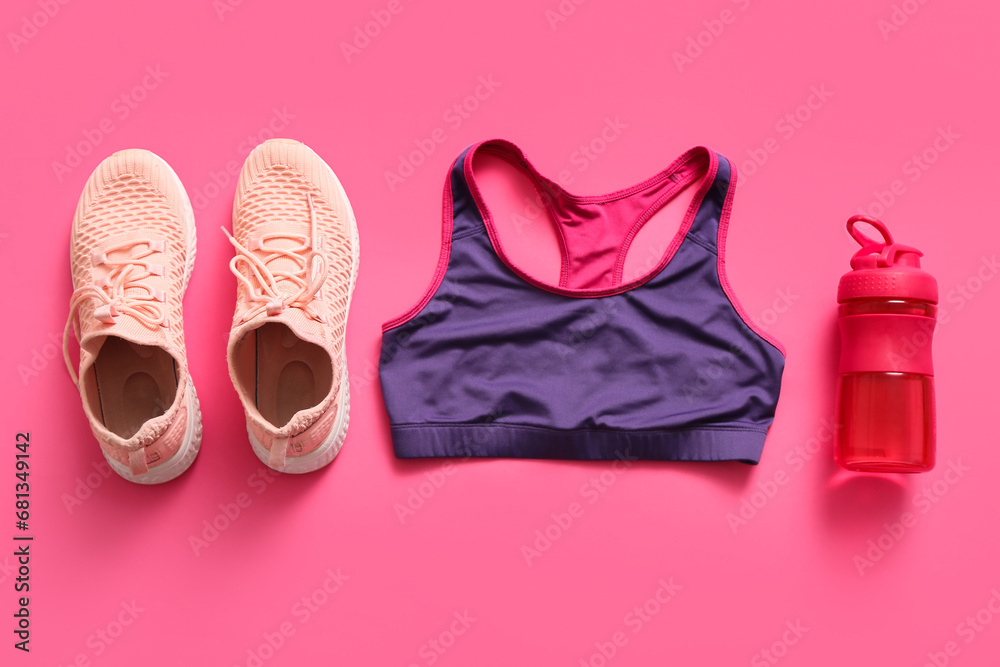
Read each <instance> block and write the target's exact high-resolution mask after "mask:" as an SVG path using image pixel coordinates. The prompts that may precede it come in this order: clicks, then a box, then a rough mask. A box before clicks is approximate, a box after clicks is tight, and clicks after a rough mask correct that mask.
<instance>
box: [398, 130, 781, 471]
mask: <svg viewBox="0 0 1000 667" xmlns="http://www.w3.org/2000/svg"><path fill="white" fill-rule="evenodd" d="M479 153H490V154H492V155H493V156H495V157H499V158H502V159H503V160H505V161H506V162H508V163H509V164H510V165H511V166H512V167H513V168H515V169H518V170H521V171H522V173H524V174H525V175H526V176H527V177H528V178H529V179H530V180H531V182H532V184H533V185H534V187H535V190H536V191H537V193H538V195H539V197H540V198H541V200H542V201H543V202H544V203H545V207H546V209H547V213H548V215H549V217H550V218H551V220H552V222H553V224H554V225H555V226H556V228H557V231H558V234H557V236H558V238H559V240H560V248H561V253H562V267H561V272H560V280H559V284H558V285H548V284H546V283H544V282H542V281H541V280H538V279H536V278H534V277H532V276H531V275H528V274H527V273H526V272H525V271H523V270H521V269H520V268H518V267H516V266H514V265H513V263H512V262H511V261H510V260H509V258H508V257H507V255H506V254H505V252H504V250H503V246H502V244H501V241H500V238H499V236H498V235H497V231H496V228H495V225H494V223H493V219H492V217H491V215H490V210H489V208H488V207H487V204H486V202H484V201H483V197H482V195H481V193H480V190H479V188H478V186H477V184H476V179H475V174H474V173H473V168H472V164H473V157H474V156H475V155H477V154H479ZM735 184H736V174H735V171H734V170H733V169H732V167H731V165H730V164H729V162H728V161H727V160H726V159H725V158H724V157H722V156H720V155H718V154H717V153H715V152H714V151H711V150H709V149H707V148H703V147H699V148H694V149H691V150H689V151H688V152H687V153H685V154H684V155H682V156H681V157H680V158H678V159H677V160H676V161H675V162H674V163H673V164H671V165H670V166H669V167H667V169H665V170H664V171H662V172H661V173H659V174H657V175H656V176H653V177H652V178H650V179H648V180H646V181H644V182H642V183H640V184H638V185H636V186H634V187H631V188H627V189H625V190H621V191H618V192H614V193H611V194H608V195H603V196H597V197H592V196H587V197H581V196H576V195H571V194H569V193H568V192H566V191H565V190H564V189H562V188H561V187H560V186H559V185H557V184H556V183H554V182H552V181H550V180H549V179H547V178H545V177H543V176H541V175H540V174H539V173H538V171H537V170H536V169H535V168H534V167H533V166H532V165H531V164H530V163H529V162H528V161H527V159H526V158H525V157H524V154H523V153H522V152H521V151H520V149H518V148H517V147H516V146H514V145H513V144H511V143H509V142H507V141H501V140H492V141H485V142H482V143H479V144H476V145H474V146H472V147H470V148H468V149H467V150H466V151H465V152H463V153H462V155H460V156H459V157H458V159H457V160H456V161H455V163H454V164H453V166H452V168H451V170H450V173H449V175H448V179H447V181H446V184H445V192H444V232H443V238H442V248H441V256H440V259H439V261H438V266H437V271H436V273H435V275H434V280H433V282H432V284H431V286H430V288H429V289H428V291H427V292H426V294H425V295H424V296H423V298H422V299H421V300H420V302H419V303H418V304H417V305H416V306H415V307H414V308H412V309H411V310H410V311H409V312H407V313H406V314H404V315H403V316H401V317H399V318H397V319H394V320H392V321H390V322H387V323H386V324H385V325H384V326H383V329H382V352H381V357H380V363H379V375H380V377H381V382H382V392H383V396H384V398H385V406H386V410H387V412H388V415H389V423H390V428H391V433H392V442H393V447H394V449H395V452H396V456H397V457H399V458H415V457H443V456H452V457H455V456H460V457H465V456H493V457H515V458H554V459H615V458H622V457H630V458H639V459H657V460H679V461H722V460H737V461H743V462H746V463H757V462H758V461H759V460H760V456H761V451H762V450H763V447H764V439H765V436H766V434H767V430H768V428H769V426H770V425H771V422H772V421H773V419H774V413H775V408H776V406H777V402H778V394H779V391H780V388H781V374H782V370H783V368H784V350H783V349H782V348H781V346H780V344H779V343H778V342H777V341H775V340H774V339H773V338H771V337H769V336H768V335H767V334H766V333H764V332H762V331H759V330H757V329H756V328H755V327H754V325H753V324H752V322H751V321H750V318H749V317H747V315H746V313H745V312H744V311H743V309H742V308H741V306H740V305H739V303H738V301H737V300H736V298H735V296H734V295H733V292H732V289H731V288H730V286H729V282H728V281H727V279H726V272H725V251H724V248H725V240H726V231H727V228H728V225H729V214H730V209H731V206H732V200H733V192H734V190H735ZM689 185H690V186H695V187H696V188H697V190H696V192H695V195H694V199H693V201H692V203H691V206H690V208H689V209H688V211H687V214H686V215H685V217H684V220H683V222H682V224H681V226H680V229H679V230H678V231H677V234H676V235H675V236H674V238H673V240H672V242H671V243H670V245H669V246H668V248H667V250H666V252H665V253H664V254H663V257H662V258H661V259H660V261H659V263H658V264H657V265H656V266H655V267H654V268H653V269H652V270H651V271H649V272H647V273H646V274H645V275H643V276H641V277H639V278H637V279H634V280H628V281H626V280H624V279H623V267H624V258H625V255H626V253H627V251H628V249H629V245H630V243H631V242H632V240H633V239H634V238H635V236H636V234H637V233H638V232H639V230H640V229H641V228H642V226H643V224H645V222H646V221H647V220H649V218H650V217H652V215H653V214H654V213H656V211H658V210H659V209H660V208H661V207H663V206H664V205H665V204H666V203H667V202H669V201H670V200H671V199H672V198H673V197H675V196H676V195H678V193H679V192H680V191H681V190H683V189H684V188H686V187H687V186H689ZM595 321H596V322H599V326H595V324H594V323H595ZM581 332H584V334H581ZM567 341H575V342H576V343H578V344H576V343H574V344H573V345H570V346H568V345H567ZM580 341H582V342H580Z"/></svg>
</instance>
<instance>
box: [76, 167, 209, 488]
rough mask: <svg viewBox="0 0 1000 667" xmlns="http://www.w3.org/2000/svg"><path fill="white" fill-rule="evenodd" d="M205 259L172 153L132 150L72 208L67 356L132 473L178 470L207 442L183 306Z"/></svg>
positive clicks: (92, 411)
mask: <svg viewBox="0 0 1000 667" xmlns="http://www.w3.org/2000/svg"><path fill="white" fill-rule="evenodd" d="M194 256H195V231H194V213H193V212H192V210H191V203H190V202H189V201H188V197H187V194H186V193H185V192H184V188H183V186H182V185H181V182H180V180H179V179H178V178H177V174H175V173H174V171H173V170H172V169H171V168H170V166H169V165H168V164H167V163H166V162H164V161H163V160H162V159H161V158H159V157H158V156H156V155H154V154H153V153H150V152H149V151H145V150H139V149H131V150H124V151H119V152H117V153H115V154H114V155H112V156H111V157H109V158H107V159H105V160H104V161H103V162H101V164H99V165H98V166H97V169H95V170H94V173H93V174H91V175H90V178H89V179H88V180H87V184H86V186H84V189H83V194H81V195H80V202H79V203H78V204H77V207H76V215H75V216H74V217H73V231H72V240H71V242H70V258H71V264H70V266H71V270H72V273H73V287H74V292H73V297H72V299H71V300H70V313H69V319H68V320H67V322H66V329H65V331H64V332H63V357H64V358H65V360H66V368H67V369H68V370H69V374H70V377H72V378H73V381H74V382H75V383H76V384H77V386H78V388H79V389H80V397H81V398H82V399H83V409H84V412H85V413H86V414H87V418H88V419H89V420H90V428H91V430H92V431H93V433H94V436H96V438H97V441H98V443H100V445H101V451H102V452H104V457H105V458H106V459H107V460H108V463H110V464H111V467H112V468H113V469H114V470H115V472H117V473H118V474H119V475H121V476H122V477H124V478H125V479H128V480H131V481H133V482H139V483H141V484H157V483H160V482H166V481H168V480H171V479H173V478H174V477H177V476H178V475H180V474H181V473H182V472H184V471H185V470H187V469H188V468H189V467H190V466H191V463H192V462H193V461H194V459H195V457H196V456H197V455H198V449H199V447H200V446H201V411H200V409H199V407H198V397H197V395H196V394H195V391H194V385H193V384H192V382H191V377H190V376H189V375H188V367H187V356H186V353H185V351H184V330H183V326H182V325H183V321H182V312H181V311H182V306H181V301H182V299H183V298H184V291H185V290H186V289H187V284H188V280H189V279H190V278H191V269H192V268H193V267H194ZM71 329H72V331H73V332H74V334H75V335H76V338H77V340H78V341H79V343H80V365H79V375H77V373H76V372H74V369H73V364H72V362H71V361H70V357H69V333H70V330H71Z"/></svg>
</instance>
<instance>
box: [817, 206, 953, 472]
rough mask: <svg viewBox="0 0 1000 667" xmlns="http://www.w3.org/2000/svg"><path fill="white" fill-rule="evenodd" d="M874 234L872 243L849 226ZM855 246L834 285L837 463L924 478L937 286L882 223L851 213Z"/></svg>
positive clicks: (931, 449) (913, 252)
mask: <svg viewBox="0 0 1000 667" xmlns="http://www.w3.org/2000/svg"><path fill="white" fill-rule="evenodd" d="M859 222H864V223H867V224H869V225H871V226H872V227H874V228H875V229H876V230H878V232H879V233H880V234H881V235H882V240H881V241H876V240H873V239H871V238H869V237H867V236H865V235H864V234H863V233H861V231H860V230H858V229H857V228H856V227H855V225H856V224H857V223H859ZM847 231H848V232H849V233H850V234H851V236H852V237H854V239H855V240H856V241H857V242H858V243H859V244H860V245H861V249H860V250H859V251H858V252H857V253H855V255H854V257H852V258H851V268H852V269H853V270H852V271H850V272H848V273H846V274H845V275H844V276H843V277H842V278H841V279H840V288H839V290H838V294H837V301H838V302H839V304H840V306H839V323H840V340H841V349H840V378H839V382H838V387H837V408H836V409H837V423H838V425H839V428H838V429H837V442H836V446H835V449H834V452H835V456H836V459H837V463H838V464H840V465H841V466H842V467H844V468H846V469H848V470H857V471H865V472H926V471H928V470H930V469H932V468H933V467H934V461H935V417H934V412H935V411H934V368H933V363H932V359H931V343H932V340H933V335H934V326H935V323H936V321H937V303H938V288H937V281H935V280H934V277H933V276H931V275H930V274H929V273H927V272H926V271H924V270H922V269H921V268H920V257H921V256H922V255H923V253H922V252H920V251H919V250H917V249H916V248H912V247H910V246H904V245H901V244H898V243H895V242H894V241H893V238H892V235H891V234H890V233H889V230H888V229H887V228H886V226H885V224H884V223H882V221H880V220H877V219H875V218H869V217H867V216H862V215H856V216H854V217H852V218H851V219H850V220H848V221H847Z"/></svg>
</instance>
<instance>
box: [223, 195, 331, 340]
mask: <svg viewBox="0 0 1000 667" xmlns="http://www.w3.org/2000/svg"><path fill="white" fill-rule="evenodd" d="M306 200H307V202H308V203H309V234H308V235H307V234H294V233H286V232H280V233H274V234H264V235H262V236H258V237H254V238H251V239H250V241H249V246H250V247H249V248H246V247H244V246H243V245H242V244H240V242H239V241H237V240H236V239H235V238H234V237H233V235H232V234H230V233H229V230H228V229H226V228H225V227H223V228H222V231H223V232H225V234H226V236H227V237H228V238H229V242H230V243H232V244H233V247H234V248H236V256H235V257H233V259H232V260H231V261H230V262H229V270H230V271H232V272H233V275H234V276H236V280H237V281H238V282H240V283H242V284H243V285H245V286H246V288H247V296H248V298H249V299H250V301H252V302H254V303H256V304H257V305H256V306H253V307H251V308H248V309H247V310H246V311H245V312H244V313H243V315H242V316H241V320H240V321H241V322H246V321H248V320H251V319H253V318H255V317H257V316H258V315H260V314H261V313H267V315H268V317H273V316H275V315H279V314H280V313H281V312H283V311H284V310H285V309H286V308H298V309H300V310H302V311H303V312H304V313H305V314H306V315H308V316H309V317H311V318H312V319H314V320H316V321H317V322H323V323H325V322H326V318H325V317H324V316H323V315H322V314H320V313H318V312H316V311H315V310H313V308H312V302H313V299H315V298H316V297H317V295H319V294H320V290H321V289H322V287H323V283H324V282H325V281H326V274H327V266H329V265H330V259H329V257H328V255H327V254H326V252H324V250H323V249H322V239H321V238H320V236H319V232H318V229H317V222H316V210H315V208H314V207H313V199H312V194H309V193H307V194H306ZM276 239H284V240H292V241H296V242H298V243H299V244H300V245H298V246H295V247H292V248H277V247H273V243H272V247H268V246H267V243H268V242H273V241H274V240H276ZM254 251H261V252H263V253H265V254H264V257H263V259H261V258H260V257H258V256H257V255H256V254H254ZM280 258H286V259H290V260H292V261H293V262H294V263H295V265H296V267H298V268H297V269H296V270H294V271H277V270H276V271H272V270H271V269H270V268H269V267H268V264H270V263H271V262H273V261H274V260H276V259H280ZM241 264H244V265H246V267H247V268H248V269H249V270H250V271H249V272H250V274H251V275H252V276H253V278H254V279H255V280H251V279H250V278H249V277H247V276H246V275H244V273H243V272H242V271H240V265H241ZM288 282H290V283H292V285H293V286H294V287H293V291H292V292H291V293H288V294H286V293H282V291H281V289H280V283H288Z"/></svg>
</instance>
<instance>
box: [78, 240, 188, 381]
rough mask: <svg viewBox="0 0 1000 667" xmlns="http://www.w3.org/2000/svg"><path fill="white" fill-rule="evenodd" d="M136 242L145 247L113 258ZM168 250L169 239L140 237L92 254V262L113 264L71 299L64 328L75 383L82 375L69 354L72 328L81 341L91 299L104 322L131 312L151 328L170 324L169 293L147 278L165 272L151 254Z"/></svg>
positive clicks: (97, 316) (93, 264)
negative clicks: (83, 316)
mask: <svg viewBox="0 0 1000 667" xmlns="http://www.w3.org/2000/svg"><path fill="white" fill-rule="evenodd" d="M136 246H145V250H143V251H140V252H139V253H137V254H133V255H132V256H131V257H127V258H125V259H109V256H110V255H112V254H113V253H116V252H119V251H124V252H127V251H129V250H131V249H133V248H135V247H136ZM165 250H166V242H165V241H150V240H147V239H138V240H132V241H125V242H123V243H119V244H117V245H114V246H111V247H108V248H106V249H105V250H104V251H103V252H95V253H94V254H93V255H91V265H92V266H94V267H98V266H105V267H108V268H109V271H108V274H107V275H106V276H104V277H103V278H100V279H97V280H94V281H93V282H90V283H87V284H86V285H82V286H81V287H78V288H77V289H76V290H75V291H74V292H73V295H72V296H71V297H70V301H69V318H68V319H67V320H66V328H65V329H63V360H64V361H65V362H66V369H67V370H68V371H69V374H70V377H71V378H73V382H74V383H75V384H79V377H78V376H77V373H76V371H75V370H74V368H73V363H72V362H71V361H70V358H69V332H70V329H72V330H73V334H74V335H75V336H76V339H77V341H78V342H79V341H80V338H81V333H80V332H81V330H80V326H81V323H80V321H79V314H80V308H81V307H82V306H83V304H85V303H88V302H90V301H97V302H98V305H97V306H96V307H95V308H94V312H93V317H94V319H97V320H99V321H101V322H103V323H104V324H114V323H115V322H116V321H117V320H118V318H119V317H121V316H122V315H129V316H130V317H132V318H134V319H136V320H138V321H139V322H141V323H142V324H144V325H145V326H147V327H149V328H151V329H152V328H156V327H169V326H170V323H169V322H168V320H167V307H166V295H165V294H164V293H163V292H161V291H160V290H157V289H154V288H152V287H150V286H149V285H147V284H145V283H144V282H143V281H144V280H146V279H147V278H149V277H150V276H162V275H163V273H164V270H165V268H164V266H163V265H162V264H154V263H152V262H150V261H149V260H148V258H149V257H150V256H151V255H153V254H154V253H162V252H164V251H165Z"/></svg>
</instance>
